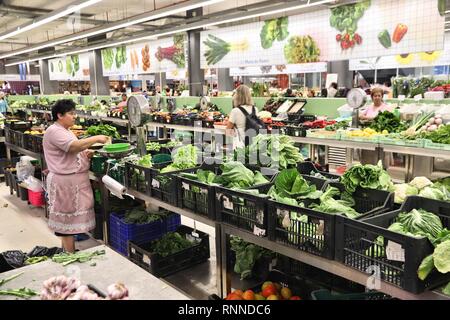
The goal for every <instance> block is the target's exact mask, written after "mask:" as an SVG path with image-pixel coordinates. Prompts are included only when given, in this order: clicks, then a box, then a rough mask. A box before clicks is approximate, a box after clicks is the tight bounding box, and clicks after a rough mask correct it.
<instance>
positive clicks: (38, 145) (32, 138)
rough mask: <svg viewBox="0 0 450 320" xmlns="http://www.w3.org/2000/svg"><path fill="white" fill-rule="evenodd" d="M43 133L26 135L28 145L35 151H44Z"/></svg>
mask: <svg viewBox="0 0 450 320" xmlns="http://www.w3.org/2000/svg"><path fill="white" fill-rule="evenodd" d="M43 141H44V135H41V134H39V135H28V142H27V143H28V146H30V149H29V150H31V151H33V152H35V153H44V147H43Z"/></svg>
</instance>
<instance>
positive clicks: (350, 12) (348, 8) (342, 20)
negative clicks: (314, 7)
mask: <svg viewBox="0 0 450 320" xmlns="http://www.w3.org/2000/svg"><path fill="white" fill-rule="evenodd" d="M369 7H370V0H366V1H362V2H359V3H355V4H348V5H343V6H338V7H335V8H332V9H331V15H330V26H332V27H333V28H335V29H337V30H339V31H340V32H343V31H346V32H347V33H349V34H353V33H354V32H355V31H356V30H357V28H358V20H359V19H361V17H362V16H363V15H364V12H365V11H366V10H367V9H368V8H369Z"/></svg>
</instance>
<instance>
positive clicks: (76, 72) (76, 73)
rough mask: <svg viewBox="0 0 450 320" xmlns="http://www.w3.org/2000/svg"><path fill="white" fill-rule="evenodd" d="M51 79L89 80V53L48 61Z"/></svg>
mask: <svg viewBox="0 0 450 320" xmlns="http://www.w3.org/2000/svg"><path fill="white" fill-rule="evenodd" d="M48 69H49V77H50V80H72V81H89V80H90V77H89V53H85V54H80V55H78V54H74V55H70V56H66V57H61V58H57V59H51V60H49V61H48Z"/></svg>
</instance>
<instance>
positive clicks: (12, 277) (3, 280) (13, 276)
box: [0, 272, 24, 287]
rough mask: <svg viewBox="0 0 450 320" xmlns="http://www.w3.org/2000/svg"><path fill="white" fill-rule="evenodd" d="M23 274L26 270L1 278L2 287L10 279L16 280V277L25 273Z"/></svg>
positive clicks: (0, 284)
mask: <svg viewBox="0 0 450 320" xmlns="http://www.w3.org/2000/svg"><path fill="white" fill-rule="evenodd" d="M23 274H24V272H21V273H18V274H15V275H12V276H11V277H9V278H5V279H1V280H0V287H1V286H2V285H4V284H5V283H7V282H9V281H12V280H14V279H16V278H18V277H20V276H21V275H23Z"/></svg>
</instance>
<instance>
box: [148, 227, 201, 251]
mask: <svg viewBox="0 0 450 320" xmlns="http://www.w3.org/2000/svg"><path fill="white" fill-rule="evenodd" d="M194 245H195V243H193V242H191V241H189V240H187V239H186V238H185V237H182V236H181V235H180V234H179V233H178V232H168V233H166V234H165V235H164V236H163V237H162V238H161V239H159V240H156V241H153V242H152V245H151V251H152V253H155V254H159V255H160V256H161V257H167V256H169V255H172V254H175V253H177V252H180V251H182V250H185V249H187V248H190V247H192V246H194Z"/></svg>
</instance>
